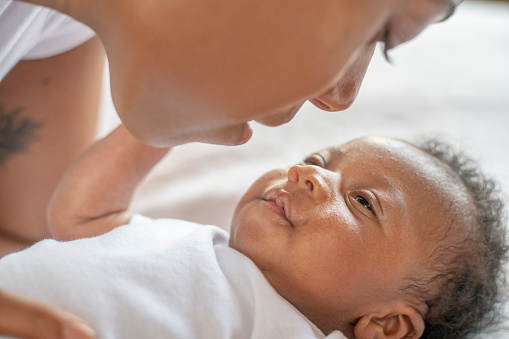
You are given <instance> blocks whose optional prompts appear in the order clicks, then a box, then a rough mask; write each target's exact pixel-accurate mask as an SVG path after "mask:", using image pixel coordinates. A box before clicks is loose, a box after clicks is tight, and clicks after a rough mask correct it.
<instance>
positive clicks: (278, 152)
mask: <svg viewBox="0 0 509 339" xmlns="http://www.w3.org/2000/svg"><path fill="white" fill-rule="evenodd" d="M391 57H392V60H393V64H392V65H391V64H388V63H387V62H386V61H385V60H384V59H383V58H382V53H381V52H378V51H377V52H376V53H375V56H374V58H373V61H372V63H371V65H370V67H369V69H368V72H367V75H366V78H365V81H364V83H363V85H362V88H361V91H360V94H359V96H358V98H357V101H356V102H355V103H354V105H353V106H352V107H351V108H349V109H348V110H347V111H345V112H339V113H325V112H321V111H319V110H318V109H317V108H315V107H314V106H312V105H311V104H305V105H304V106H303V108H302V109H301V111H300V112H299V113H298V115H297V117H296V118H295V119H294V120H293V121H292V122H291V123H289V124H287V125H285V126H282V127H279V128H267V127H264V126H260V125H257V124H255V125H254V126H253V127H254V137H253V139H252V140H251V141H250V142H249V143H248V144H246V145H243V146H238V147H222V146H214V145H204V144H188V145H184V146H181V147H178V148H176V149H174V150H173V151H172V153H171V155H170V156H168V157H166V158H165V159H164V160H163V161H162V162H161V163H160V164H158V166H157V167H156V168H155V169H154V170H153V171H152V172H151V174H150V175H149V176H148V177H147V178H146V180H145V181H144V182H143V184H142V185H141V186H140V188H139V189H138V191H137V192H136V195H135V197H134V200H133V203H132V208H133V209H134V210H135V211H136V212H139V213H141V214H144V215H147V216H150V217H155V218H160V217H170V218H180V219H185V220H190V221H194V222H199V223H205V224H214V225H218V226H220V227H222V228H224V229H226V230H228V229H229V219H230V217H231V214H232V211H233V209H234V207H235V204H236V202H237V200H238V199H239V197H240V195H241V193H242V192H243V191H244V190H245V189H247V187H248V186H249V185H250V184H251V183H252V182H253V181H254V179H255V178H257V177H258V176H259V175H260V174H261V173H264V172H265V171H267V170H269V169H272V168H275V167H277V166H288V165H290V164H293V163H296V162H298V161H299V160H300V159H302V158H303V157H304V156H305V155H306V154H308V153H310V152H312V151H314V150H316V149H319V148H323V147H327V146H329V145H332V144H338V143H342V142H345V141H347V140H350V139H352V138H356V137H360V136H364V135H383V136H391V137H399V138H404V139H407V140H410V141H413V140H416V139H418V138H420V137H425V136H440V137H443V138H445V139H446V140H449V141H450V142H451V143H453V144H455V145H457V146H458V147H460V148H461V149H464V150H466V151H467V152H468V154H470V155H471V156H472V157H474V158H475V159H478V160H479V161H480V163H481V165H482V167H483V168H484V169H485V171H486V172H488V173H489V174H491V175H492V176H493V177H495V178H496V179H497V180H498V181H499V182H500V183H501V187H502V190H503V192H504V194H505V198H506V201H509V199H508V197H509V3H507V2H490V1H466V2H464V3H463V4H462V5H461V6H459V7H458V9H457V13H456V15H455V16H454V17H453V18H451V19H450V20H449V21H447V22H445V23H441V24H437V25H434V26H433V27H430V28H428V29H427V30H426V31H425V32H424V33H423V34H422V35H421V36H420V37H419V38H418V39H416V40H414V41H412V42H410V43H408V44H406V45H404V46H402V47H400V48H398V49H397V50H395V51H393V52H391ZM103 112H104V115H103V119H102V121H101V125H100V128H99V135H104V134H105V133H107V132H108V131H109V130H111V129H112V128H113V126H115V125H116V124H117V123H118V120H117V118H116V116H115V112H114V108H113V106H112V104H111V100H110V99H109V93H108V92H107V91H106V92H105V100H104V103H103ZM506 316H507V315H506ZM506 316H505V317H504V318H503V319H502V321H501V323H500V324H499V325H498V326H496V327H494V328H491V329H489V331H488V332H487V333H483V334H482V335H480V336H479V338H509V318H508V317H506Z"/></svg>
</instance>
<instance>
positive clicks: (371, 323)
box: [353, 305, 424, 339]
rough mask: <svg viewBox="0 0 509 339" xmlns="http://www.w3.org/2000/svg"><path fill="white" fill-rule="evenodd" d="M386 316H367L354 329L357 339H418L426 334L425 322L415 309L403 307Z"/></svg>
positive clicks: (407, 306)
mask: <svg viewBox="0 0 509 339" xmlns="http://www.w3.org/2000/svg"><path fill="white" fill-rule="evenodd" d="M392 311H393V312H391V313H388V314H387V315H385V316H375V315H372V314H371V315H365V316H363V317H361V318H360V319H359V321H358V322H357V324H355V327H354V330H353V331H354V335H355V338H356V339H382V338H384V339H401V338H412V339H418V338H420V337H421V336H422V333H423V332H424V320H423V319H422V317H421V315H420V314H419V312H417V310H416V309H415V308H413V307H412V306H410V305H401V306H400V307H398V308H397V311H396V312H394V309H393V310H392Z"/></svg>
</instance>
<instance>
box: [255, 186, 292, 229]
mask: <svg viewBox="0 0 509 339" xmlns="http://www.w3.org/2000/svg"><path fill="white" fill-rule="evenodd" d="M262 200H264V201H266V202H267V203H268V204H269V208H271V209H272V210H273V211H274V212H275V213H276V214H278V215H279V216H280V217H281V218H283V219H285V220H286V221H288V222H289V223H290V225H291V226H292V227H293V223H292V221H291V216H290V211H289V207H290V204H289V196H288V192H286V191H284V190H283V189H281V188H274V189H271V190H269V191H268V192H267V194H265V197H264V198H262Z"/></svg>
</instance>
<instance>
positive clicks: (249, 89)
mask: <svg viewBox="0 0 509 339" xmlns="http://www.w3.org/2000/svg"><path fill="white" fill-rule="evenodd" d="M459 1H460V0H363V1H350V0H321V1H312V2H309V1H302V2H297V3H296V2H295V1H288V0H237V1H225V0H223V1H220V0H216V1H203V0H202V1H199V0H198V1H175V0H167V1H161V0H147V1H143V2H139V1H133V0H130V1H125V0H100V1H98V0H88V1H84V0H81V1H78V0H59V1H57V0H31V1H30V2H32V3H35V4H40V5H46V6H48V7H53V8H55V9H57V10H60V11H62V12H64V13H67V14H70V15H71V16H73V17H75V18H77V19H78V20H80V21H82V22H84V23H86V24H88V25H89V26H90V27H92V28H93V29H94V30H95V31H96V32H97V34H98V36H99V37H100V38H101V40H102V42H103V44H104V46H105V49H106V53H107V55H108V58H109V62H110V74H111V89H112V95H113V102H114V104H115V107H116V109H117V111H118V113H119V116H120V118H121V120H122V122H123V123H124V124H125V125H126V127H127V128H128V130H129V131H130V132H131V133H133V135H134V136H136V137H138V138H140V139H141V140H143V141H145V142H147V143H149V144H151V145H155V146H169V145H177V144H182V143H186V142H190V141H200V142H206V143H214V144H224V145H236V144H241V143H245V142H247V141H248V140H249V138H250V136H251V130H250V128H249V126H248V125H247V122H249V121H253V120H258V121H260V122H262V123H264V124H266V125H270V126H277V125H280V124H283V123H286V122H288V121H290V120H291V119H292V118H293V116H294V115H295V113H296V112H297V110H298V108H299V107H300V106H301V105H302V104H303V103H304V102H305V101H306V100H311V102H313V103H315V104H316V105H317V106H318V107H320V108H322V109H326V110H330V111H336V110H342V109H345V108H347V107H348V106H349V105H350V104H351V103H352V102H353V101H354V99H355V96H356V95H357V92H358V90H359V87H360V84H361V82H362V79H363V77H364V74H365V71H366V68H367V66H368V64H369V61H370V59H371V56H372V54H373V50H374V46H375V45H376V43H377V42H378V41H383V42H385V43H386V47H387V48H388V49H391V48H394V47H395V46H397V45H399V44H402V43H404V42H406V41H408V40H410V39H412V38H413V37H415V36H416V35H417V34H419V33H420V32H421V31H422V30H423V29H424V28H425V27H426V26H428V25H429V24H431V23H433V22H437V21H441V20H443V19H445V18H446V17H448V16H449V15H450V14H451V12H452V10H453V9H454V8H455V6H456V5H457V3H458V2H459Z"/></svg>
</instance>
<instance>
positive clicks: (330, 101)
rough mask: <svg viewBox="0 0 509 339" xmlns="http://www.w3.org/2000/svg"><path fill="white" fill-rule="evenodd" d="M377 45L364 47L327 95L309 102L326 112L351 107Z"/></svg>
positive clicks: (324, 94)
mask: <svg viewBox="0 0 509 339" xmlns="http://www.w3.org/2000/svg"><path fill="white" fill-rule="evenodd" d="M375 45H376V44H375V43H373V44H370V45H368V46H366V47H364V48H363V49H362V50H361V51H360V53H359V55H358V56H357V59H356V60H355V61H354V62H353V63H352V64H351V65H350V66H349V67H348V69H347V70H346V71H345V72H344V74H343V75H342V77H341V78H340V79H339V81H338V82H337V83H336V84H335V85H334V86H333V87H332V88H330V89H329V90H327V91H326V92H325V93H323V94H321V95H319V96H317V97H316V98H313V99H311V100H309V101H310V102H311V103H312V104H314V105H315V106H316V107H318V108H320V109H323V110H324V111H329V112H336V111H344V110H345V109H347V108H348V107H350V106H351V105H352V104H353V102H354V101H355V98H356V97H357V94H358V93H359V89H360V87H361V84H362V80H363V79H364V75H365V74H366V70H367V69H368V66H369V62H370V61H371V57H372V56H373V52H374V50H375Z"/></svg>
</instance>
